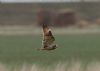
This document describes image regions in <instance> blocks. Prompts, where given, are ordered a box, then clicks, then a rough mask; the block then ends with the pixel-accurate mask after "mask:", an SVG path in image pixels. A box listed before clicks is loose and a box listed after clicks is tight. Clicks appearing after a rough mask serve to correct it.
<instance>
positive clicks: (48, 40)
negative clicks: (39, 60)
mask: <svg viewBox="0 0 100 71" xmlns="http://www.w3.org/2000/svg"><path fill="white" fill-rule="evenodd" d="M42 28H43V40H42V47H41V48H40V49H41V50H54V49H56V48H57V45H56V44H55V43H54V41H55V38H54V36H53V34H52V32H51V29H50V28H49V27H48V25H46V24H43V25H42Z"/></svg>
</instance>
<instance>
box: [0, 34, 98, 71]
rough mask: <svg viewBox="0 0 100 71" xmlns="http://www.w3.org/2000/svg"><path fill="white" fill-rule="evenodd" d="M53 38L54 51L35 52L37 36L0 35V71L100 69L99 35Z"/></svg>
mask: <svg viewBox="0 0 100 71" xmlns="http://www.w3.org/2000/svg"><path fill="white" fill-rule="evenodd" d="M55 38H56V43H57V44H58V48H57V49H56V50H53V51H39V50H38V49H39V48H40V47H41V40H42V36H41V35H32V34H31V35H24V34H23V35H0V69H2V70H0V71H99V70H100V69H99V68H100V63H99V61H100V34H98V33H95V34H61V35H55ZM88 65H89V66H88ZM81 66H82V67H81ZM93 67H94V68H93ZM80 68H82V70H80ZM88 68H90V70H88ZM91 68H93V69H94V70H93V69H92V70H91ZM5 69H7V70H5Z"/></svg>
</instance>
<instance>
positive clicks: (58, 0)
mask: <svg viewBox="0 0 100 71" xmlns="http://www.w3.org/2000/svg"><path fill="white" fill-rule="evenodd" d="M0 1H1V2H71V1H72V2H75V1H77V2H79V1H80V0H0ZM88 1H90V0H88ZM91 1H100V0H91Z"/></svg>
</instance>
